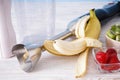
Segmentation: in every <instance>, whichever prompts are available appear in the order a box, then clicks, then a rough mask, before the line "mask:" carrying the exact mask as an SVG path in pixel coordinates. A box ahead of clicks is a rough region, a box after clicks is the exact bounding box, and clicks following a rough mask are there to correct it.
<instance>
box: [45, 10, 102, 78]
mask: <svg viewBox="0 0 120 80" xmlns="http://www.w3.org/2000/svg"><path fill="white" fill-rule="evenodd" d="M75 26H76V28H75V35H76V38H77V39H75V40H73V41H65V40H60V39H59V40H55V41H52V40H46V41H45V42H44V48H45V49H46V50H47V51H49V52H50V53H52V54H55V55H60V56H71V55H76V54H79V53H81V54H80V55H79V58H78V61H77V64H76V75H75V76H76V77H77V78H78V77H81V76H83V75H84V74H85V73H86V70H87V59H88V52H89V50H90V48H91V47H102V43H101V42H100V41H99V40H97V39H98V37H99V35H100V31H101V24H100V22H99V20H98V19H97V17H96V14H95V12H94V10H93V9H92V10H90V15H87V16H84V17H82V18H81V19H80V20H79V21H78V22H77V23H76V24H75Z"/></svg>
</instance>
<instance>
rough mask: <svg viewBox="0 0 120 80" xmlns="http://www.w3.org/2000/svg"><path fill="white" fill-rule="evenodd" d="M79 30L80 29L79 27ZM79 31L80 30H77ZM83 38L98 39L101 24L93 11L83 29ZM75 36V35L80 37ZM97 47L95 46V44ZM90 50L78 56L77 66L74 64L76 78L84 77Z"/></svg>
mask: <svg viewBox="0 0 120 80" xmlns="http://www.w3.org/2000/svg"><path fill="white" fill-rule="evenodd" d="M79 28H80V27H79ZM79 30H80V29H79ZM84 31H85V33H81V34H85V37H89V38H93V39H98V37H99V35H100V31H101V24H100V22H99V20H98V18H97V17H96V14H95V12H94V10H93V9H92V10H90V19H89V21H88V24H87V25H86V27H85V29H84ZM81 34H77V35H81ZM80 37H82V36H80ZM96 45H97V44H96ZM89 50H90V48H87V49H86V50H85V51H84V52H82V53H81V54H80V55H79V58H78V61H77V64H76V75H75V76H76V78H79V77H82V76H84V74H85V73H86V71H87V59H88V53H89Z"/></svg>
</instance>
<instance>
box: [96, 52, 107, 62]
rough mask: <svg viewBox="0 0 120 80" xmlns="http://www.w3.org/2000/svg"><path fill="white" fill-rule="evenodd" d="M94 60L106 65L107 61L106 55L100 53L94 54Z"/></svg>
mask: <svg viewBox="0 0 120 80" xmlns="http://www.w3.org/2000/svg"><path fill="white" fill-rule="evenodd" d="M96 59H97V61H98V62H99V63H106V61H107V58H106V54H105V53H104V52H102V51H99V52H97V53H96Z"/></svg>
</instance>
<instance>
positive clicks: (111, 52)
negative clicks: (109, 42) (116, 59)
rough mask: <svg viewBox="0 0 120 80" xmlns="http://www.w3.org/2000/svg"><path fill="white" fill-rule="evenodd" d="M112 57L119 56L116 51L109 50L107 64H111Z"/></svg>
mask: <svg viewBox="0 0 120 80" xmlns="http://www.w3.org/2000/svg"><path fill="white" fill-rule="evenodd" d="M112 56H117V52H116V50H115V49H113V48H109V49H108V50H107V51H106V57H107V63H109V62H110V59H111V57H112Z"/></svg>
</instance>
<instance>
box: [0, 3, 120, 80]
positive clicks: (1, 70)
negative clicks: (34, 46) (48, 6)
mask: <svg viewBox="0 0 120 80" xmlns="http://www.w3.org/2000/svg"><path fill="white" fill-rule="evenodd" d="M106 3H107V2H77V3H75V2H69V3H68V2H66V3H65V2H64V3H57V4H56V32H55V34H58V33H60V32H61V31H64V30H65V29H66V26H67V24H68V23H69V22H70V21H71V20H73V19H75V18H76V17H78V16H80V15H82V14H84V13H87V12H88V11H89V10H90V9H92V8H101V7H102V6H103V5H104V4H106ZM105 23H106V24H104V25H103V26H102V31H101V35H100V41H102V42H103V43H104V45H105V37H104V34H105V32H106V30H107V29H108V28H109V27H110V26H111V25H112V24H115V23H120V16H116V17H114V18H113V19H110V20H109V21H106V22H105ZM77 58H78V56H71V57H65V56H62V57H61V56H56V55H52V54H49V53H48V52H44V53H42V57H41V58H40V61H39V62H38V64H37V65H36V67H35V69H34V70H33V72H30V73H26V72H24V71H22V70H21V69H20V67H19V63H18V61H17V59H16V57H13V58H10V59H0V80H76V78H75V64H76V61H77ZM108 78H109V79H108ZM77 80H120V73H112V74H101V73H99V71H98V70H97V68H96V65H95V62H94V60H93V56H92V54H91V52H90V54H89V61H88V67H87V74H86V75H85V76H84V77H83V78H79V79H77Z"/></svg>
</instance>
